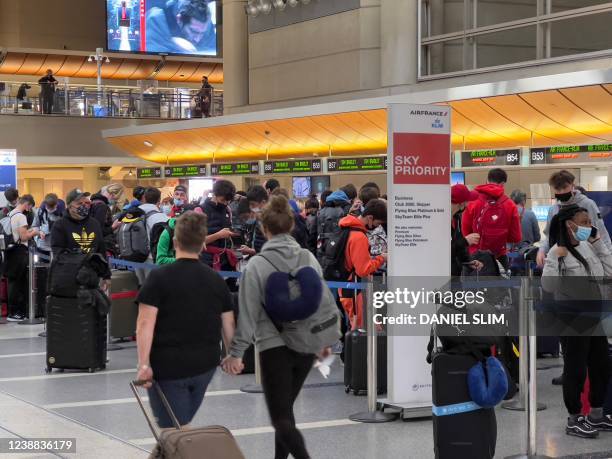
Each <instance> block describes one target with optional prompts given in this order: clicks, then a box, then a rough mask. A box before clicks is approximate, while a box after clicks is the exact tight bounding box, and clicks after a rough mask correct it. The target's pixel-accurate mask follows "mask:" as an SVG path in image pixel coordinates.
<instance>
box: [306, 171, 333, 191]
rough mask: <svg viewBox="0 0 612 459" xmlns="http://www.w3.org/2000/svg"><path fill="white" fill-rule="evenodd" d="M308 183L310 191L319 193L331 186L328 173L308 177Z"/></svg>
mask: <svg viewBox="0 0 612 459" xmlns="http://www.w3.org/2000/svg"><path fill="white" fill-rule="evenodd" d="M310 184H311V188H312V192H313V193H315V194H317V195H319V196H320V195H321V193H323V192H324V191H325V190H328V189H330V188H331V184H330V180H329V175H315V176H313V177H310Z"/></svg>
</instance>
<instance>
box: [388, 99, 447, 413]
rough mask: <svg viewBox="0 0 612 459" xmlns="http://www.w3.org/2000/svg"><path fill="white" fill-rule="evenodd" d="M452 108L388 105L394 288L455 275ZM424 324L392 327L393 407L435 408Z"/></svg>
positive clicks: (396, 307)
mask: <svg viewBox="0 0 612 459" xmlns="http://www.w3.org/2000/svg"><path fill="white" fill-rule="evenodd" d="M450 110H451V109H450V107H447V106H443V105H412V104H391V105H390V106H389V108H388V136H389V140H388V152H387V155H388V164H389V167H388V173H387V190H388V197H389V201H388V202H389V207H388V241H389V242H388V244H389V261H388V274H389V276H388V279H389V283H388V290H390V291H393V290H395V289H397V288H406V287H407V286H408V285H418V288H419V289H420V288H436V287H440V286H441V285H440V284H441V283H442V282H441V279H446V278H447V277H448V276H450V251H451V232H450V225H451V211H450V204H451V203H450V167H451V157H450V154H451V153H450V120H451V117H450ZM417 278H418V279H417ZM407 312H408V313H409V312H410V308H409V307H408V306H406V305H401V304H393V305H389V311H388V315H389V316H398V315H400V314H401V313H407ZM423 329H424V327H418V326H416V325H415V327H412V328H411V327H410V326H406V325H403V326H394V325H390V326H388V328H387V332H388V351H389V355H388V401H387V403H389V404H391V405H397V406H402V407H404V408H405V409H411V408H414V409H418V408H424V407H428V406H431V367H430V365H429V364H427V362H426V360H425V357H426V354H427V343H428V341H429V336H425V334H424V333H423ZM418 330H420V332H419V331H418ZM413 332H414V333H413Z"/></svg>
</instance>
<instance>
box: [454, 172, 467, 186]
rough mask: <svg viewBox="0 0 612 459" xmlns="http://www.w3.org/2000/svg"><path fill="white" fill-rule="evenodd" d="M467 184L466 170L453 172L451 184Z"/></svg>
mask: <svg viewBox="0 0 612 459" xmlns="http://www.w3.org/2000/svg"><path fill="white" fill-rule="evenodd" d="M457 184H461V185H465V172H451V185H457Z"/></svg>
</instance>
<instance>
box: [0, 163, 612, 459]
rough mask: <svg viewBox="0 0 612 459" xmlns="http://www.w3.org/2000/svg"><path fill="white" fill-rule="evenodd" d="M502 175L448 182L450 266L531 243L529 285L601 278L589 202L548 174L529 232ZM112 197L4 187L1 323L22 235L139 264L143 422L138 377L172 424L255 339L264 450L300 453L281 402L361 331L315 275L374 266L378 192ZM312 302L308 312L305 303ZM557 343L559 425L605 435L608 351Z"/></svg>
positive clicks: (12, 314)
mask: <svg viewBox="0 0 612 459" xmlns="http://www.w3.org/2000/svg"><path fill="white" fill-rule="evenodd" d="M506 182H507V174H506V172H505V171H504V170H502V169H491V170H490V171H489V174H488V180H487V183H486V184H483V185H479V186H477V187H475V188H474V190H470V189H468V188H467V187H466V186H465V185H454V186H453V187H452V188H451V201H452V203H451V210H452V220H451V241H452V244H451V248H452V251H451V275H452V276H454V277H459V276H462V275H463V274H465V272H466V270H472V271H476V272H478V271H481V270H483V269H486V266H487V260H486V259H485V258H483V257H482V254H483V253H485V254H488V256H489V257H492V258H493V259H494V260H495V262H496V263H498V267H499V269H500V271H510V270H511V268H512V262H511V258H512V254H513V253H515V252H517V251H520V250H522V249H523V248H524V247H526V246H528V247H533V246H534V244H536V243H539V249H537V251H538V253H537V263H538V264H539V266H540V267H541V268H542V279H543V285H544V286H545V287H546V285H549V288H552V289H553V290H554V289H555V287H554V285H555V283H558V282H560V281H562V280H561V279H562V278H564V277H569V276H599V277H604V276H610V274H612V253H611V249H612V247H611V242H610V237H609V235H608V232H607V230H606V228H605V226H604V224H603V221H602V219H601V215H600V213H599V210H598V208H597V206H596V204H595V203H594V202H593V201H592V200H591V199H589V198H588V197H587V196H586V195H585V194H584V193H582V192H581V191H579V190H578V189H577V186H576V184H575V183H574V182H575V178H574V176H573V175H572V174H571V173H569V172H568V171H565V170H563V171H559V172H555V173H554V174H552V175H551V177H550V182H549V184H550V186H551V189H552V190H553V192H554V196H555V200H556V203H555V204H554V205H553V206H552V207H551V209H550V212H549V215H548V221H547V224H546V228H545V229H544V236H545V239H544V240H543V241H540V239H541V237H542V235H541V234H540V230H539V226H538V223H537V219H536V217H535V215H534V214H533V212H532V211H531V210H529V209H528V208H527V196H526V194H525V193H523V192H521V191H520V190H514V191H513V192H512V193H511V194H510V196H508V195H507V194H506V189H505V184H506ZM124 192H125V190H124V188H123V186H122V185H120V184H110V185H107V186H105V187H103V188H102V189H101V190H99V191H98V192H96V193H94V194H90V193H89V192H85V191H82V190H79V189H74V190H72V191H70V193H68V195H67V196H66V199H65V201H64V200H62V199H60V198H58V196H57V195H55V194H53V193H50V194H48V195H47V196H45V199H44V202H43V203H42V204H41V205H40V207H39V208H36V207H35V202H34V199H33V197H32V196H31V195H27V194H26V195H19V193H18V191H17V190H15V189H9V190H7V191H6V192H5V198H6V200H7V203H8V204H7V206H6V208H4V209H2V214H1V215H0V217H1V218H2V220H1V221H0V232H1V233H2V235H3V237H4V238H5V241H4V242H5V246H6V247H5V250H4V262H3V264H2V265H3V268H4V275H5V276H6V277H7V278H8V290H9V295H8V305H9V320H15V321H17V320H23V319H24V318H25V317H26V316H27V312H28V311H27V307H26V306H27V293H28V290H27V289H28V286H27V260H28V249H27V248H28V244H29V243H30V241H33V244H34V245H35V247H36V251H37V253H39V254H40V255H41V256H43V257H44V256H46V257H51V258H52V257H53V256H54V255H56V254H58V253H60V252H61V251H64V250H79V251H81V252H83V253H99V254H101V255H103V256H105V257H115V258H122V259H124V260H127V261H131V262H134V263H144V265H138V266H139V268H138V269H136V274H137V276H138V280H139V286H140V289H139V294H138V298H137V302H138V303H139V315H138V321H137V342H138V374H137V379H138V380H141V381H144V384H145V386H146V387H147V388H148V389H149V396H150V403H151V406H152V409H153V412H154V414H155V416H156V419H157V422H158V424H159V425H160V426H161V427H169V426H171V425H172V423H171V419H170V418H169V417H168V415H167V413H165V410H164V406H163V404H162V402H161V400H160V399H159V396H158V393H157V392H156V391H154V390H153V389H152V381H153V380H155V381H156V382H157V383H158V384H159V386H160V388H161V389H163V393H164V394H165V395H166V397H167V398H168V399H169V401H170V404H171V406H172V407H173V409H174V411H175V415H176V416H177V418H178V419H179V422H180V423H181V424H182V425H188V424H189V423H190V422H191V421H192V419H193V417H194V415H195V413H196V411H197V410H198V408H199V406H200V404H201V403H202V400H203V398H204V395H205V392H206V388H207V386H208V384H209V383H210V381H211V379H212V377H213V375H214V373H215V371H216V369H217V367H218V366H219V365H221V367H222V369H223V370H224V371H225V372H226V373H228V374H231V375H235V374H239V373H240V372H241V371H242V369H243V367H244V363H243V360H242V359H243V356H244V353H245V351H246V350H247V348H248V347H249V346H250V345H251V344H252V343H253V342H255V344H256V345H257V348H258V352H259V359H260V369H261V377H262V386H263V390H264V394H265V399H266V403H267V406H268V410H269V413H270V417H271V420H272V424H273V426H274V428H275V431H276V437H275V448H276V454H275V457H276V458H286V457H288V455H289V454H291V455H292V456H293V457H296V458H308V457H309V455H308V451H307V449H306V446H305V443H304V439H303V437H302V435H301V434H300V432H299V430H298V429H297V428H296V424H295V418H294V415H293V404H294V402H295V400H296V398H297V396H298V394H299V392H300V390H301V388H302V385H303V384H304V381H305V379H306V377H307V375H308V373H309V371H310V369H311V368H312V367H313V364H314V363H315V361H316V360H317V359H325V358H327V357H328V356H329V355H330V353H331V346H332V345H333V344H336V345H337V342H338V341H339V340H340V341H342V337H343V336H344V334H345V333H346V332H348V331H350V330H356V329H359V328H362V327H363V326H364V323H363V299H362V298H361V295H360V294H359V293H357V292H356V291H354V290H350V291H343V290H342V289H340V290H337V291H335V290H334V291H331V290H330V289H329V288H328V287H327V286H326V285H325V283H324V281H326V280H327V281H329V280H343V281H352V280H359V279H361V278H366V277H369V276H377V275H381V274H382V273H384V272H385V270H386V261H387V251H388V247H387V228H386V225H387V202H386V199H384V198H386V196H382V195H381V190H380V188H379V186H378V185H377V184H376V183H373V182H369V183H366V184H364V185H363V186H362V187H361V188H360V189H357V188H356V187H355V186H354V185H352V184H347V185H345V186H343V187H340V188H339V189H337V190H326V191H325V192H323V193H322V194H321V195H320V196H317V195H313V196H312V197H309V198H308V199H306V200H296V199H292V198H291V196H290V195H289V192H288V191H287V190H285V189H283V188H282V187H281V186H280V184H279V182H278V181H277V180H275V179H270V180H268V181H266V182H265V184H264V185H263V186H261V185H253V186H252V187H250V188H249V189H248V190H246V192H242V191H236V188H235V186H234V184H233V183H232V182H230V181H228V180H216V181H215V182H214V185H213V188H212V190H211V191H210V193H207V194H206V195H205V196H202V197H200V198H199V199H196V200H195V201H193V200H192V201H190V200H189V198H188V189H187V188H186V187H185V186H183V185H178V186H176V187H175V188H174V191H173V194H172V196H170V197H166V198H163V197H162V193H161V191H160V190H159V189H157V188H153V187H148V188H144V187H141V186H137V187H136V188H134V190H133V198H132V200H131V201H126V200H125V199H124V197H123V195H124ZM122 201H124V202H122ZM153 264H154V265H156V267H157V268H156V269H151V266H150V265H153ZM147 265H149V266H147ZM227 271H230V272H232V271H234V272H239V273H240V274H241V275H240V276H230V277H229V278H227V279H224V278H223V277H222V276H221V275H220V274H219V273H220V272H227ZM111 274H112V273H111V270H110V269H108V271H107V272H105V273H103V275H101V276H100V277H101V284H102V285H104V286H105V287H106V288H108V284H109V282H110V278H111ZM283 276H284V277H283ZM167 279H172V280H173V281H172V283H168V282H167ZM295 283H297V284H298V285H299V288H298V289H297V291H298V293H297V294H296V289H295ZM551 285H552V287H550V286H551ZM296 295H297V296H296ZM313 304H315V305H320V306H319V309H316V307H315V309H314V310H313V308H312V305H313ZM279 305H281V306H279ZM305 311H306V312H305ZM317 311H319V312H317ZM319 313H320V314H327V316H326V320H324V321H323V322H321V324H322V323H325V324H326V325H320V324H317V325H316V327H314V328H311V330H313V329H315V328H317V327H319V326H320V327H322V328H321V330H323V331H324V333H321V334H320V335H319V336H315V335H314V334H313V333H311V332H310V331H304V330H301V329H299V327H298V329H297V330H296V329H292V328H291V327H283V324H284V323H286V322H292V323H293V322H294V321H295V320H297V319H296V317H299V318H300V320H301V319H305V318H311V319H312V320H315V317H316V320H319V319H321V320H323V319H322V317H319V316H317V314H319ZM185 318H189V320H185ZM311 319H308V320H311ZM304 322H307V321H306V320H304ZM311 325H312V323H311ZM221 342H222V343H223V349H224V355H221V347H220V345H219V344H220V343H221ZM561 342H562V347H563V357H564V370H563V375H562V377H561V378H560V379H561V383H562V385H563V399H564V402H565V405H566V407H567V410H568V414H569V417H568V421H567V425H566V432H567V433H568V434H570V435H576V436H581V437H587V438H594V437H596V436H597V435H598V432H599V431H601V430H612V418H611V417H610V415H607V414H604V412H603V403H604V397H605V392H606V388H607V381H608V361H609V356H608V344H607V340H606V338H605V336H566V337H562V340H561ZM506 344H508V343H506ZM509 345H510V346H512V345H513V343H510V344H509ZM501 347H502V348H503V345H502V346H501ZM587 373H588V376H589V379H590V405H591V411H590V413H589V414H587V415H584V414H582V404H581V400H580V397H581V393H582V390H583V386H584V383H585V379H586V375H587Z"/></svg>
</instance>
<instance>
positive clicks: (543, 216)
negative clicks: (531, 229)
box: [531, 206, 552, 222]
mask: <svg viewBox="0 0 612 459" xmlns="http://www.w3.org/2000/svg"><path fill="white" fill-rule="evenodd" d="M551 207H552V206H533V207H532V208H531V210H532V211H533V213H534V214H535V216H536V218H537V219H538V221H539V222H545V221H546V220H547V219H548V211H549V210H550V208H551Z"/></svg>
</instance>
